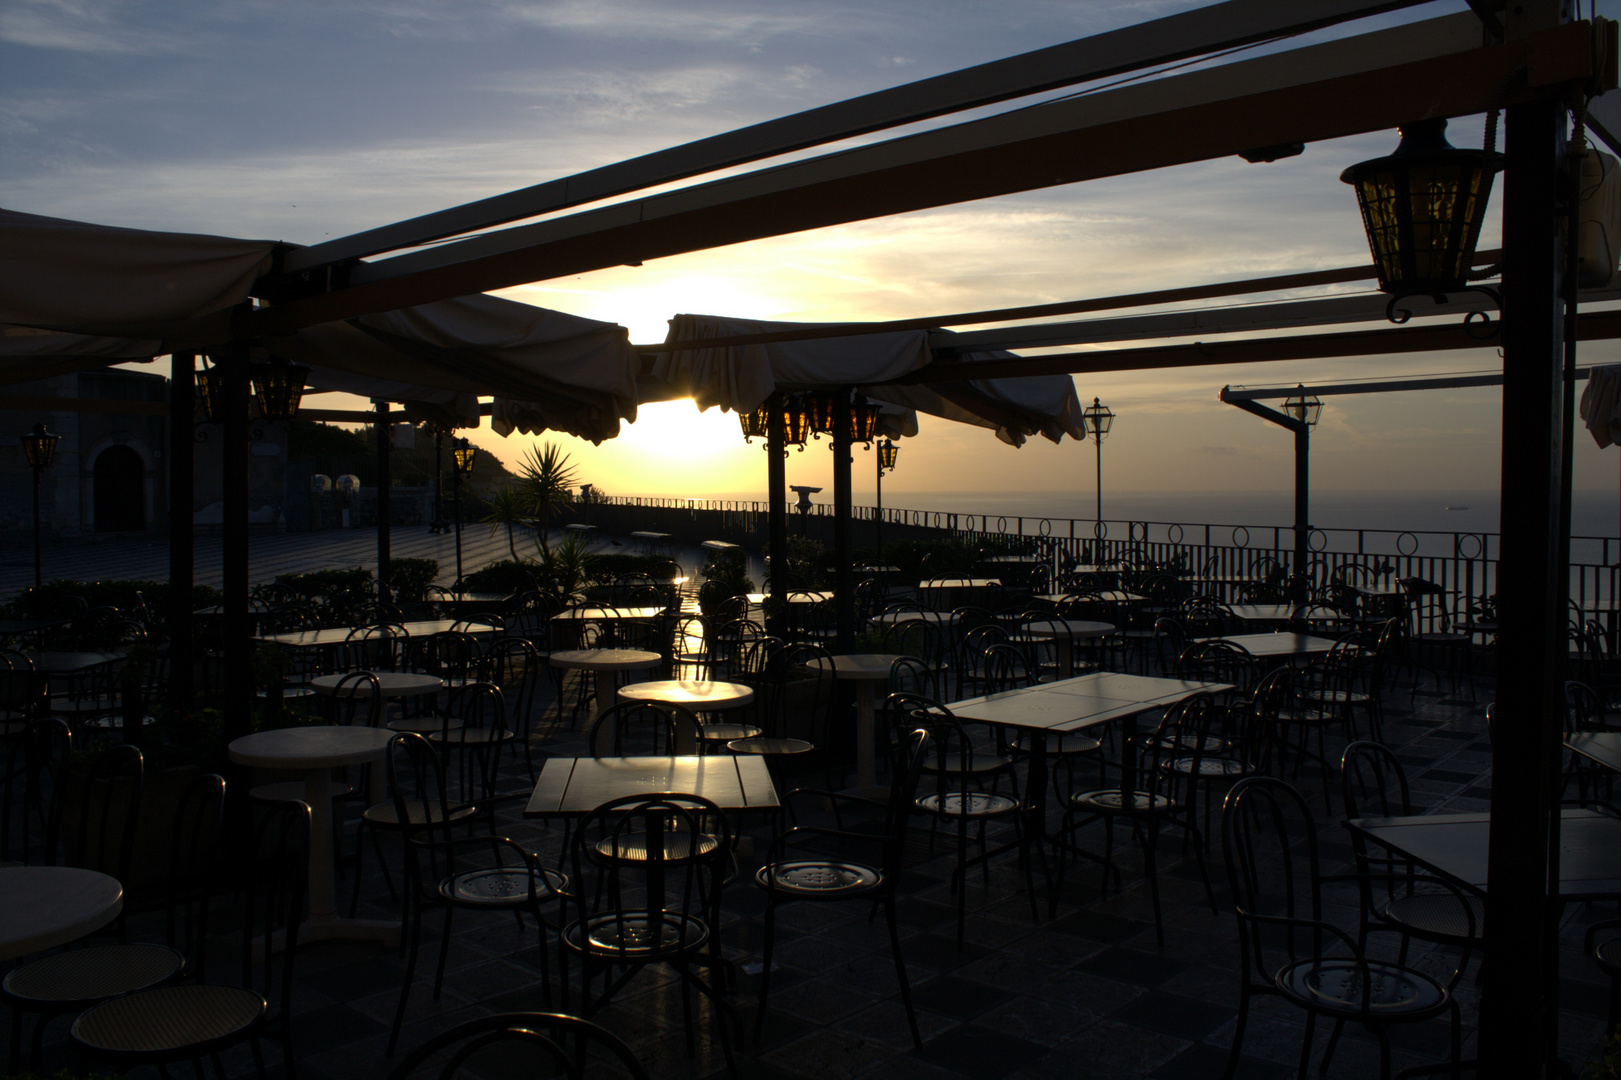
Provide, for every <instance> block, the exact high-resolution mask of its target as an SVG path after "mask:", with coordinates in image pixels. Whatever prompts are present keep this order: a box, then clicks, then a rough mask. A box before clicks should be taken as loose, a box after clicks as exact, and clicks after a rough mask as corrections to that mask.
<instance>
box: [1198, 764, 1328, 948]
mask: <svg viewBox="0 0 1621 1080" xmlns="http://www.w3.org/2000/svg"><path fill="white" fill-rule="evenodd" d="M1221 851H1222V859H1223V861H1224V862H1225V863H1226V866H1227V883H1228V886H1229V887H1230V889H1231V890H1232V899H1233V910H1234V912H1235V913H1236V915H1237V916H1238V941H1239V949H1240V965H1241V972H1242V978H1244V979H1245V980H1248V979H1249V978H1250V977H1251V972H1252V971H1259V972H1260V973H1261V975H1260V977H1261V978H1263V979H1270V977H1271V975H1272V973H1273V972H1275V971H1277V970H1279V969H1280V968H1282V967H1283V966H1284V964H1285V963H1287V962H1291V961H1295V960H1303V959H1307V958H1310V957H1314V956H1319V955H1322V953H1323V951H1324V949H1325V947H1326V946H1327V945H1328V944H1329V939H1330V936H1331V935H1330V934H1329V932H1328V928H1326V927H1325V926H1324V925H1323V922H1322V919H1323V904H1322V894H1321V884H1322V873H1321V870H1320V864H1319V860H1318V854H1317V827H1316V823H1315V822H1314V821H1313V820H1312V816H1311V810H1310V808H1308V807H1307V805H1306V800H1305V799H1304V798H1302V797H1301V795H1300V793H1299V792H1298V791H1296V790H1295V789H1294V788H1293V787H1291V786H1290V785H1289V784H1287V783H1285V782H1284V781H1282V780H1279V779H1276V778H1275V777H1270V776H1252V777H1249V778H1247V779H1244V780H1240V781H1239V782H1238V783H1236V784H1234V785H1233V787H1232V790H1230V791H1229V792H1228V793H1227V798H1226V799H1225V800H1224V801H1223V803H1222V814H1221Z"/></svg>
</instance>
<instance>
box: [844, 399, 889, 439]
mask: <svg viewBox="0 0 1621 1080" xmlns="http://www.w3.org/2000/svg"><path fill="white" fill-rule="evenodd" d="M882 412H883V410H882V409H881V408H879V407H878V405H876V404H874V403H873V402H871V401H868V400H867V399H866V398H865V397H862V396H861V395H859V394H858V395H856V399H855V403H854V404H852V405H851V406H850V441H851V442H852V443H870V442H872V439H873V436H874V435H876V434H877V433H878V416H879V414H880V413H882Z"/></svg>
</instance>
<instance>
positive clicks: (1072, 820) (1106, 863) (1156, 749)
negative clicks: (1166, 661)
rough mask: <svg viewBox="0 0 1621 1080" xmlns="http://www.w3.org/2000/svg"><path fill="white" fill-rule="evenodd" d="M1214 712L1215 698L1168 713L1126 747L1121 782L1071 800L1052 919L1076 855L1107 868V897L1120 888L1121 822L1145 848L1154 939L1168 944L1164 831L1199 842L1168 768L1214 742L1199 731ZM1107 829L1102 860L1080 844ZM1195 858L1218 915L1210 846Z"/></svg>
mask: <svg viewBox="0 0 1621 1080" xmlns="http://www.w3.org/2000/svg"><path fill="white" fill-rule="evenodd" d="M1212 707H1214V702H1213V700H1212V698H1211V697H1210V695H1209V694H1194V695H1192V696H1190V697H1187V698H1184V699H1182V700H1181V701H1180V702H1177V703H1176V704H1175V705H1173V706H1172V707H1171V708H1170V709H1168V710H1166V713H1165V716H1164V717H1163V718H1162V719H1161V720H1160V724H1159V727H1158V728H1157V729H1156V730H1155V731H1154V733H1153V734H1151V735H1134V736H1132V737H1130V738H1129V739H1127V740H1126V742H1125V755H1124V760H1123V761H1122V763H1121V769H1120V782H1119V783H1118V784H1117V785H1116V786H1114V787H1108V788H1100V789H1095V790H1090V791H1078V792H1074V793H1073V794H1071V795H1070V796H1069V798H1068V799H1067V800H1066V805H1065V807H1064V817H1063V821H1062V823H1061V824H1060V826H1059V829H1058V835H1057V838H1056V840H1055V843H1056V845H1057V847H1058V884H1057V887H1056V888H1054V889H1053V891H1052V899H1051V901H1050V903H1049V905H1048V916H1049V917H1051V916H1053V915H1056V914H1057V911H1058V897H1059V894H1060V893H1061V892H1062V891H1063V887H1064V868H1065V864H1066V863H1067V861H1068V857H1069V856H1070V855H1078V856H1080V857H1082V858H1085V859H1089V860H1091V861H1093V862H1096V863H1098V864H1099V865H1100V866H1101V867H1102V868H1103V877H1102V883H1101V892H1102V894H1103V895H1107V894H1108V890H1109V879H1110V877H1111V876H1112V877H1113V878H1114V879H1115V882H1116V885H1117V887H1118V884H1119V881H1120V870H1119V867H1117V866H1116V865H1115V860H1114V830H1115V825H1116V823H1117V822H1119V821H1122V820H1123V821H1127V822H1130V823H1131V826H1132V830H1133V832H1134V833H1135V834H1136V835H1137V836H1139V837H1140V838H1141V840H1142V844H1143V876H1144V877H1146V878H1147V879H1148V893H1149V897H1150V899H1151V901H1152V903H1153V907H1154V935H1155V939H1156V940H1157V941H1158V942H1159V943H1160V944H1161V945H1163V944H1164V943H1165V921H1164V916H1163V914H1162V913H1161V910H1160V899H1159V867H1158V848H1159V837H1160V830H1161V829H1162V827H1163V826H1165V825H1167V824H1170V825H1175V826H1177V827H1179V828H1181V829H1183V830H1184V831H1185V832H1186V833H1188V834H1189V836H1190V839H1196V837H1195V834H1194V829H1193V825H1192V823H1191V822H1189V821H1188V819H1187V817H1186V816H1185V815H1183V814H1181V813H1179V811H1178V800H1177V798H1176V795H1177V786H1176V780H1175V777H1174V775H1173V774H1172V772H1171V771H1170V770H1169V769H1167V768H1165V765H1166V763H1168V762H1171V761H1173V760H1175V759H1176V758H1178V757H1187V756H1188V751H1187V750H1186V747H1185V746H1184V741H1185V740H1186V741H1188V742H1191V741H1192V740H1194V739H1199V740H1201V743H1200V744H1199V745H1202V740H1204V739H1205V738H1208V737H1209V736H1208V733H1207V732H1203V731H1198V730H1197V723H1196V720H1195V719H1194V717H1196V716H1197V715H1198V713H1199V711H1200V710H1205V709H1209V708H1212ZM1099 821H1100V822H1102V823H1103V854H1102V855H1098V854H1096V853H1095V852H1092V851H1089V850H1087V849H1085V848H1082V847H1080V846H1079V845H1077V844H1076V843H1075V840H1074V837H1075V833H1076V831H1077V830H1079V829H1081V828H1083V827H1084V826H1086V825H1089V824H1091V823H1093V822H1099ZM1193 854H1194V858H1195V859H1196V860H1197V862H1198V864H1199V872H1200V876H1201V877H1203V878H1204V882H1205V890H1206V893H1207V895H1209V898H1210V907H1211V910H1215V907H1216V901H1215V896H1214V894H1213V893H1212V892H1211V890H1210V875H1209V873H1208V872H1207V871H1206V870H1205V864H1204V845H1203V844H1200V843H1194V844H1193Z"/></svg>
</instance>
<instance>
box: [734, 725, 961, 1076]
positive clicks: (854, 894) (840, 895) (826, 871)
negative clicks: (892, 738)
mask: <svg viewBox="0 0 1621 1080" xmlns="http://www.w3.org/2000/svg"><path fill="white" fill-rule="evenodd" d="M928 752H929V734H928V732H927V731H926V730H923V729H918V730H914V731H912V732H911V733H910V734H909V735H908V736H907V737H906V739H905V740H904V741H902V742H901V744H900V753H899V754H898V755H897V757H896V760H895V761H894V762H893V763H892V767H891V769H890V790H889V799H888V800H887V801H880V800H876V799H863V798H860V797H858V796H854V795H846V794H844V793H842V792H834V791H818V790H812V789H799V790H796V791H791V792H789V793H788V797H787V798H786V799H785V800H784V802H785V803H786V804H787V805H788V806H790V808H791V807H792V805H793V803H794V801H795V800H796V799H801V798H810V799H817V800H826V801H827V802H830V803H831V804H832V805H833V807H834V810H835V814H836V818H835V823H836V826H837V827H836V828H832V829H826V828H816V827H812V826H796V827H794V828H792V829H789V830H788V831H787V832H785V833H783V834H782V835H781V836H779V837H778V838H777V839H776V841H775V842H774V843H773V844H772V845H771V850H770V852H769V853H768V854H767V856H766V862H765V865H764V866H762V867H760V869H759V871H758V872H757V873H756V874H755V875H754V883H755V884H756V885H757V886H759V887H760V888H761V889H763V890H764V891H765V895H766V909H765V936H764V942H763V945H762V948H761V960H762V962H761V968H760V1005H759V1008H758V1010H757V1011H756V1012H755V1015H754V1038H755V1041H756V1042H758V1041H759V1039H760V1033H761V1031H763V1030H764V1027H765V1015H766V999H767V997H768V995H769V994H770V992H771V966H772V965H771V958H772V952H773V949H774V946H775V942H776V928H777V909H778V908H779V907H781V906H782V905H784V904H789V903H793V902H794V901H806V902H811V903H835V902H838V901H844V900H864V901H871V902H872V903H873V904H874V905H876V906H879V907H882V908H883V909H884V920H885V924H886V925H887V926H888V928H889V948H890V953H891V955H892V956H893V957H894V960H895V977H896V979H897V980H898V981H899V982H900V988H901V1003H902V1004H903V1005H905V1006H906V1022H907V1025H908V1026H909V1027H910V1028H911V1032H912V1045H913V1046H915V1047H916V1048H918V1049H919V1050H921V1049H922V1048H923V1037H922V1035H921V1034H920V1033H919V1032H918V1026H917V1014H916V1012H915V1011H914V1010H913V1008H912V986H911V982H910V981H909V980H908V979H907V977H906V960H905V958H904V957H902V955H901V938H900V928H899V925H898V923H897V921H896V917H895V886H896V881H897V879H898V877H899V875H900V872H901V869H902V865H903V861H902V860H903V856H904V853H905V849H906V822H907V818H908V817H909V816H910V813H911V810H912V801H913V798H914V797H915V796H916V793H917V784H918V777H919V775H920V774H921V772H922V764H923V760H924V758H925V757H926V756H927V755H928ZM846 815H849V816H850V817H851V819H852V820H851V821H850V825H849V827H846V824H845V822H846ZM855 818H865V819H866V820H869V821H872V822H875V823H876V824H877V827H875V828H873V829H871V830H866V829H860V828H857V827H856V824H857V823H856V821H855V820H853V819H855ZM829 848H832V849H833V854H829Z"/></svg>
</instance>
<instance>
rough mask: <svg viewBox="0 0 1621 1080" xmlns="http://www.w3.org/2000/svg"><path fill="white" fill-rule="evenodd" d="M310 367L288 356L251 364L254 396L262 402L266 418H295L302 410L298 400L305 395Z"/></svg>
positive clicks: (263, 413) (261, 412) (261, 410)
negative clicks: (291, 361)
mask: <svg viewBox="0 0 1621 1080" xmlns="http://www.w3.org/2000/svg"><path fill="white" fill-rule="evenodd" d="M309 374H310V369H309V368H307V367H305V366H304V365H303V364H293V363H289V362H288V360H287V359H286V358H285V357H281V356H273V357H271V358H270V360H269V361H268V362H266V363H258V364H250V365H249V366H248V378H249V380H250V381H251V382H252V383H253V396H254V397H255V398H256V399H258V402H259V415H260V416H262V417H264V418H265V419H266V420H291V419H292V418H293V417H294V416H295V415H297V413H298V403H299V402H300V401H301V400H302V399H303V397H304V380H305V379H307V378H308V377H309Z"/></svg>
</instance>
